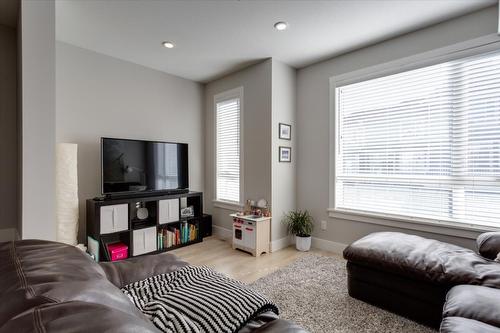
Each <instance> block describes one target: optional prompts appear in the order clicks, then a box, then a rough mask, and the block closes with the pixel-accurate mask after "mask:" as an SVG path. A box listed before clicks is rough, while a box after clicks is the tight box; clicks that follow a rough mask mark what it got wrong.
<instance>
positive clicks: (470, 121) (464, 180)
mask: <svg viewBox="0 0 500 333" xmlns="http://www.w3.org/2000/svg"><path fill="white" fill-rule="evenodd" d="M336 111H337V142H336V145H337V146H336V147H337V148H336V152H337V155H336V160H335V161H336V163H335V168H336V169H335V208H336V209H343V210H349V211H358V212H363V213H375V214H377V215H387V216H391V217H393V216H401V217H408V218H416V219H419V218H422V219H433V220H438V221H445V222H459V223H464V224H469V225H484V226H496V227H500V53H499V52H492V53H487V54H482V55H478V56H474V57H467V58H463V59H459V60H454V61H450V62H446V63H442V64H438V65H434V66H429V67H425V68H420V69H416V70H411V71H406V72H402V73H399V74H395V75H389V76H385V77H380V78H377V79H372V80H367V81H363V82H358V83H354V84H349V85H345V86H340V87H337V88H336Z"/></svg>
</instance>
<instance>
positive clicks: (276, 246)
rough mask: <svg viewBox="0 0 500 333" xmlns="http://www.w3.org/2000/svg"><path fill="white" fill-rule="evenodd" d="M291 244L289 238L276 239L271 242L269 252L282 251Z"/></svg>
mask: <svg viewBox="0 0 500 333" xmlns="http://www.w3.org/2000/svg"><path fill="white" fill-rule="evenodd" d="M290 244H292V240H291V238H290V237H289V236H286V237H283V238H281V239H277V240H274V241H272V242H271V252H276V251H278V250H281V249H284V248H285V247H288V246H289V245H290Z"/></svg>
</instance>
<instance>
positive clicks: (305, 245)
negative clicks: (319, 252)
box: [295, 236, 311, 251]
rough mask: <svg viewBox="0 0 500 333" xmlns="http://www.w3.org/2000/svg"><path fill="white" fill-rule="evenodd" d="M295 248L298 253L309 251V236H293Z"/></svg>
mask: <svg viewBox="0 0 500 333" xmlns="http://www.w3.org/2000/svg"><path fill="white" fill-rule="evenodd" d="M295 247H296V248H297V250H299V251H309V249H310V248H311V236H309V237H299V236H295Z"/></svg>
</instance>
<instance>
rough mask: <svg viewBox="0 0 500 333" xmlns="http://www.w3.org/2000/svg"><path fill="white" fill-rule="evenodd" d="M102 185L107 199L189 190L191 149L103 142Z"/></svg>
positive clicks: (136, 142)
mask: <svg viewBox="0 0 500 333" xmlns="http://www.w3.org/2000/svg"><path fill="white" fill-rule="evenodd" d="M101 183H102V187H101V189H102V194H104V195H113V194H119V195H122V194H127V193H128V194H133V193H139V192H174V191H176V190H187V189H188V188H189V178H188V145H187V144H186V143H171V142H159V141H144V140H129V139H113V138H101Z"/></svg>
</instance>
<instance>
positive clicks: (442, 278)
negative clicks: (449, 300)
mask: <svg viewBox="0 0 500 333" xmlns="http://www.w3.org/2000/svg"><path fill="white" fill-rule="evenodd" d="M344 258H345V259H347V260H348V261H350V262H354V263H357V264H359V265H365V266H368V267H371V268H373V269H377V270H380V271H388V272H391V273H394V274H400V275H402V276H405V277H408V278H411V279H417V280H421V281H426V282H432V283H436V284H439V285H444V286H450V287H451V286H455V285H458V284H476V285H484V286H491V287H500V263H497V262H493V261H490V260H487V259H484V258H483V257H481V256H479V255H478V254H476V253H475V252H473V251H471V250H469V249H465V248H463V247H460V246H456V245H452V244H448V243H443V242H440V241H437V240H433V239H427V238H422V237H419V236H415V235H408V234H404V233H399V232H377V233H373V234H370V235H368V236H366V237H363V238H361V239H360V240H358V241H356V242H354V243H352V244H351V245H350V246H348V247H347V248H346V249H345V250H344Z"/></svg>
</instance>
